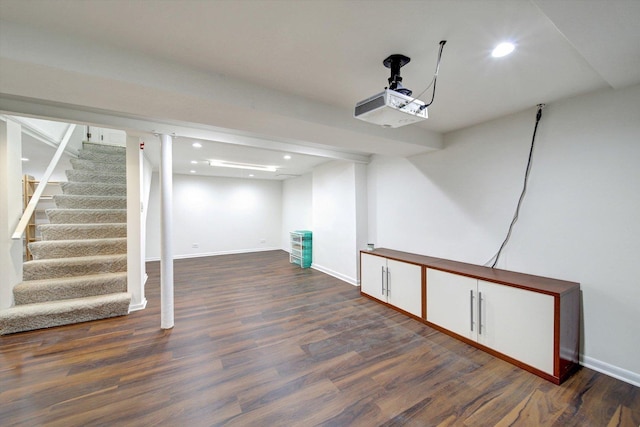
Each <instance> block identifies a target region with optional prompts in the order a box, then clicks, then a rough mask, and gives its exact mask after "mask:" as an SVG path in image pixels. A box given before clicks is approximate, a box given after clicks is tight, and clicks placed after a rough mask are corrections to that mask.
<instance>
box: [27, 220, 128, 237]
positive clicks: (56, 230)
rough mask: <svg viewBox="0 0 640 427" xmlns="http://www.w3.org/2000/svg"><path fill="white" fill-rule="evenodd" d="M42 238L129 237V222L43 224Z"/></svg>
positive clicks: (40, 229) (41, 227)
mask: <svg viewBox="0 0 640 427" xmlns="http://www.w3.org/2000/svg"><path fill="white" fill-rule="evenodd" d="M38 230H39V231H40V234H41V236H42V240H43V241H44V240H80V239H111V238H117V237H127V224H125V223H104V224H42V225H39V226H38Z"/></svg>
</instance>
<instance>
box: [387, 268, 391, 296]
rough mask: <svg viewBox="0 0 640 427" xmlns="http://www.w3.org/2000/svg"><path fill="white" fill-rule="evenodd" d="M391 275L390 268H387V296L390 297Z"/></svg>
mask: <svg viewBox="0 0 640 427" xmlns="http://www.w3.org/2000/svg"><path fill="white" fill-rule="evenodd" d="M390 274H391V271H390V270H389V267H387V296H389V288H390V286H389V275H390Z"/></svg>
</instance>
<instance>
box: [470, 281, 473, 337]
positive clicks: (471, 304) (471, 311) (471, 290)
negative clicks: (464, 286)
mask: <svg viewBox="0 0 640 427" xmlns="http://www.w3.org/2000/svg"><path fill="white" fill-rule="evenodd" d="M469 311H470V314H471V316H470V317H469V320H470V321H471V322H470V323H471V332H473V289H470V290H469Z"/></svg>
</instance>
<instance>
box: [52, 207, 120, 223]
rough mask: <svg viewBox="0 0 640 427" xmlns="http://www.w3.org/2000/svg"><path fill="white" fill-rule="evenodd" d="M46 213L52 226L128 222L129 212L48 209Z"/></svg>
mask: <svg viewBox="0 0 640 427" xmlns="http://www.w3.org/2000/svg"><path fill="white" fill-rule="evenodd" d="M46 213H47V217H48V218H49V222H50V223H51V224H104V223H126V222H127V211H126V210H123V209H118V210H114V209H105V210H103V211H102V212H93V211H87V210H81V209H68V210H58V209H48V210H47V211H46Z"/></svg>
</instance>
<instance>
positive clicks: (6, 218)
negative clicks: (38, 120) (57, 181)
mask: <svg viewBox="0 0 640 427" xmlns="http://www.w3.org/2000/svg"><path fill="white" fill-rule="evenodd" d="M21 153H22V128H21V126H20V125H19V124H18V123H16V122H13V121H12V120H7V121H2V120H0V249H1V252H0V308H8V307H11V305H13V293H12V291H13V287H14V286H15V285H17V284H18V283H20V282H21V281H22V251H23V242H22V239H19V240H14V239H12V238H11V235H12V234H13V232H14V231H15V228H16V226H17V225H18V221H19V220H20V215H21V214H22V185H21V183H22V162H21V161H20V158H21V157H22V155H21Z"/></svg>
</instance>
